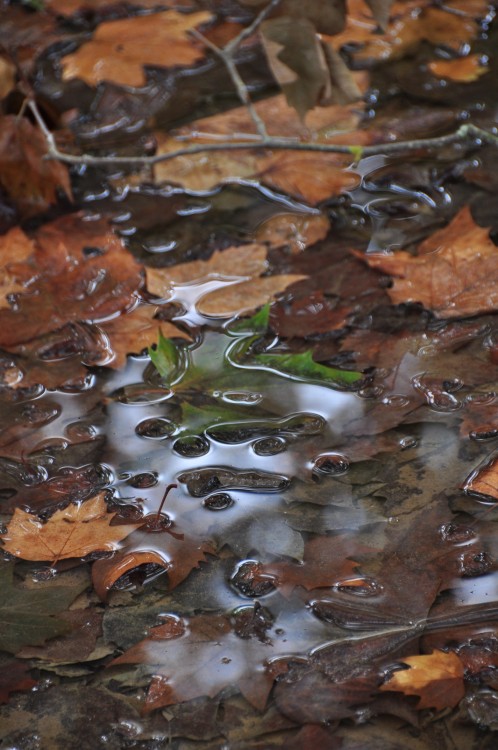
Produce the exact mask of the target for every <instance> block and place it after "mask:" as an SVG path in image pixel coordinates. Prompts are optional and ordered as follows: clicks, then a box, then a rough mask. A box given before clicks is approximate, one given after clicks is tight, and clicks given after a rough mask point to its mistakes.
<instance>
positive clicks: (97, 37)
mask: <svg viewBox="0 0 498 750" xmlns="http://www.w3.org/2000/svg"><path fill="white" fill-rule="evenodd" d="M211 18H212V16H211V13H207V12H204V11H202V12H199V13H177V12H176V11H174V10H166V11H164V12H162V13H151V14H149V15H143V16H132V17H131V18H123V19H118V20H116V21H108V22H106V23H101V24H100V25H99V26H98V28H97V30H96V31H95V34H94V36H93V39H91V40H90V41H89V42H85V43H83V44H82V45H81V47H80V48H79V49H78V50H76V52H73V53H72V54H70V55H66V56H65V57H63V58H62V68H63V73H62V77H63V79H64V80H65V81H68V80H71V79H72V78H80V79H81V80H83V81H85V82H86V83H88V85H89V86H96V85H97V84H98V83H100V82H101V81H112V82H113V83H118V84H120V85H122V86H145V84H146V76H145V72H144V66H146V65H151V66H155V67H161V68H172V67H176V66H178V65H191V64H192V63H195V62H197V61H198V60H201V59H202V58H203V57H204V50H203V49H202V47H201V46H200V45H199V43H198V42H196V41H195V40H194V39H193V38H192V37H191V36H189V33H188V32H189V31H190V30H191V29H195V28H196V27H197V26H199V25H201V24H203V23H206V22H207V21H210V20H211Z"/></svg>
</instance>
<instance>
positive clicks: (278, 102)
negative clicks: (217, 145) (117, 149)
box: [154, 79, 374, 205]
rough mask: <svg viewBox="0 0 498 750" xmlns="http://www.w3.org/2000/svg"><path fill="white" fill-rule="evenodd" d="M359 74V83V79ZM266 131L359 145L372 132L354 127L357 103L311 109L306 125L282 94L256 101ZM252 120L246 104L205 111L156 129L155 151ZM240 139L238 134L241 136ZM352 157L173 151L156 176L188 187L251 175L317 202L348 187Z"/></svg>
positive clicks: (242, 129)
mask: <svg viewBox="0 0 498 750" xmlns="http://www.w3.org/2000/svg"><path fill="white" fill-rule="evenodd" d="M358 80H359V85H360V88H362V86H363V85H364V80H363V83H362V79H358ZM255 107H256V110H257V112H258V114H259V115H260V117H262V118H263V120H264V121H265V123H266V124H267V130H268V132H269V133H270V134H272V135H276V136H278V137H282V136H288V137H297V138H303V139H310V138H311V139H312V140H322V141H325V140H326V141H327V142H329V143H333V142H340V143H344V142H346V143H348V144H355V143H357V144H358V145H365V144H367V143H370V142H371V140H372V138H373V137H374V136H373V135H372V134H370V133H369V132H367V131H357V130H355V128H356V127H357V125H358V123H359V120H360V113H359V109H358V108H357V107H355V106H354V105H334V106H329V107H319V108H316V109H314V110H311V111H310V112H309V113H308V115H307V117H306V127H305V126H304V125H303V124H302V123H301V122H300V120H299V119H298V117H297V115H296V113H295V112H294V110H293V109H292V108H290V107H289V106H288V105H287V104H286V103H285V98H284V97H283V96H277V97H273V98H270V99H265V100H264V102H257V103H256V104H255ZM253 129H254V125H253V123H252V120H251V118H250V117H249V115H248V113H247V109H246V108H245V107H237V108H236V109H232V110H230V111H229V112H226V113H223V114H219V115H215V116H213V117H207V118H204V119H202V120H197V121H195V122H193V123H191V124H190V125H189V126H188V127H183V128H180V129H179V130H178V131H177V134H176V135H175V137H172V136H164V135H163V134H160V133H158V134H157V141H158V153H169V152H171V151H175V150H177V149H178V148H183V147H184V146H186V145H195V144H199V143H206V142H210V143H212V138H208V137H203V135H202V134H204V133H206V134H212V135H217V136H219V135H230V138H231V140H233V135H232V134H233V133H252V132H253ZM192 133H196V134H197V133H198V134H199V135H197V136H196V137H194V136H192ZM241 140H243V138H242V137H241ZM352 162H353V157H352V156H351V157H350V156H344V155H343V154H320V153H303V152H299V153H296V152H294V151H274V152H271V151H264V150H261V151H259V150H258V151H255V150H251V151H234V152H226V153H221V154H210V155H209V158H208V159H206V157H205V155H204V154H199V155H197V156H185V157H178V158H177V159H174V160H173V161H170V162H164V163H162V164H157V165H156V166H155V169H154V174H155V179H156V181H157V182H169V183H176V184H179V185H182V186H183V187H186V188H188V189H190V190H209V189H210V188H213V187H215V186H217V185H219V184H221V183H223V182H227V181H230V180H237V181H239V180H241V179H242V180H244V179H250V180H256V181H258V182H261V183H263V184H264V185H268V186H269V187H271V188H273V189H276V190H278V191H281V192H284V193H287V194H290V195H292V196H295V197H298V198H300V199H302V200H305V201H307V202H308V203H310V204H312V205H316V204H317V203H320V202H321V201H323V200H326V199H327V198H329V197H330V196H331V195H337V194H339V193H342V192H343V191H345V190H349V189H352V188H353V187H354V186H356V185H357V184H358V176H357V175H355V174H353V173H352V172H348V171H347V169H346V168H347V167H349V166H350V165H351V163H352Z"/></svg>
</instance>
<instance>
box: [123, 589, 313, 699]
mask: <svg viewBox="0 0 498 750" xmlns="http://www.w3.org/2000/svg"><path fill="white" fill-rule="evenodd" d="M163 619H165V620H166V622H165V623H164V624H163V625H158V626H157V627H153V628H151V630H150V631H149V636H148V638H146V639H145V640H143V641H141V642H139V643H137V644H136V645H134V646H132V647H131V648H130V649H129V650H128V651H126V652H125V653H124V654H123V655H122V656H119V657H118V658H117V659H115V660H114V661H113V662H111V664H110V665H109V666H112V667H114V666H119V665H122V664H140V665H150V666H151V667H152V670H150V671H152V673H153V675H154V676H153V678H152V682H151V684H150V687H149V690H148V693H147V697H146V701H145V711H146V712H149V711H152V710H154V709H157V708H161V707H163V706H169V705H171V704H173V703H177V702H179V701H187V700H191V699H192V698H196V697H197V696H201V695H209V696H211V697H213V696H215V695H217V694H218V693H219V692H220V691H221V690H223V689H224V688H225V687H228V686H231V687H233V686H234V685H237V687H238V688H239V689H240V691H241V693H242V695H243V696H244V697H245V698H246V700H247V701H249V703H251V705H253V706H254V707H255V708H257V709H259V710H262V709H263V708H264V707H265V705H266V702H267V698H268V694H269V692H270V690H271V687H272V684H273V681H274V679H275V678H276V677H277V676H278V674H279V673H281V672H282V671H285V669H286V665H285V658H284V659H283V660H282V661H280V660H279V658H278V657H280V656H283V657H288V656H289V654H298V653H300V652H302V651H303V649H304V650H307V649H309V647H310V643H311V644H313V643H318V642H320V641H323V639H324V638H325V637H326V632H327V627H326V626H324V625H323V624H322V623H320V622H319V621H318V620H317V619H316V618H314V617H313V616H312V615H310V614H309V613H307V612H305V613H302V614H301V613H299V614H298V615H296V614H294V613H292V612H291V613H290V614H289V613H285V612H284V613H281V614H280V615H279V616H277V617H274V616H273V615H272V614H271V613H270V612H269V611H268V610H267V609H265V608H264V607H262V606H261V604H260V603H259V602H256V604H255V605H247V606H242V607H238V608H237V609H236V610H235V611H234V612H233V613H232V614H231V615H227V614H201V615H196V616H193V617H190V618H188V619H187V618H182V619H180V618H178V617H176V616H173V615H169V616H165V617H164V618H163Z"/></svg>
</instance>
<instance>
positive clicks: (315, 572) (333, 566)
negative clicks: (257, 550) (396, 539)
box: [261, 535, 366, 596]
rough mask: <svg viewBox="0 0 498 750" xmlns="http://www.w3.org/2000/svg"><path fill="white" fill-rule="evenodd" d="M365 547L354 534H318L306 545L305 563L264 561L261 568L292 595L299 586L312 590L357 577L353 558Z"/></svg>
mask: <svg viewBox="0 0 498 750" xmlns="http://www.w3.org/2000/svg"><path fill="white" fill-rule="evenodd" d="M365 550H366V548H361V545H359V544H358V543H357V541H355V538H354V537H351V536H347V535H341V536H339V535H331V536H315V537H314V538H313V539H311V540H310V541H309V542H307V543H306V545H305V548H304V556H303V561H302V563H300V564H296V563H294V562H271V563H261V572H262V574H264V575H266V576H271V577H272V578H273V579H274V581H275V585H276V586H278V587H279V589H280V590H281V591H282V592H283V593H284V594H285V595H286V596H288V595H289V594H290V593H291V592H292V590H293V589H294V587H295V586H303V587H304V588H305V589H307V590H308V591H311V590H312V589H318V588H324V587H329V586H334V585H335V584H337V583H338V582H339V581H341V580H342V579H344V578H348V577H353V576H354V574H355V573H356V571H357V568H358V563H357V562H355V561H354V559H351V558H354V555H355V554H361V553H364V552H365Z"/></svg>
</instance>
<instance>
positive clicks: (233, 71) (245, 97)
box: [190, 0, 280, 140]
mask: <svg viewBox="0 0 498 750" xmlns="http://www.w3.org/2000/svg"><path fill="white" fill-rule="evenodd" d="M279 3H280V0H271V2H270V3H269V4H268V5H267V6H266V7H265V8H263V10H262V11H261V12H260V13H258V15H257V16H256V17H255V18H254V20H253V21H252V23H251V24H250V25H249V26H247V27H246V28H245V29H242V31H241V32H240V33H239V34H237V36H236V37H235V38H234V39H232V40H231V41H230V42H228V44H226V45H225V46H224V47H217V46H216V44H213V42H211V41H210V40H209V39H207V38H206V37H205V36H204V34H201V33H200V31H197V30H196V29H192V30H191V32H190V33H191V34H192V36H194V37H195V38H196V39H199V40H200V41H201V42H202V43H203V44H204V45H205V46H206V47H207V48H208V49H210V50H211V52H214V53H215V54H216V55H218V57H220V58H221V60H223V63H224V65H225V67H226V69H227V71H228V74H229V76H230V78H231V79H232V82H233V85H234V86H235V89H236V91H237V94H238V96H239V99H240V101H241V102H242V104H243V105H244V106H245V107H246V108H247V111H248V113H249V116H250V118H251V120H252V121H253V123H254V126H255V128H256V131H257V133H258V135H259V136H260V138H261V139H262V140H266V139H267V138H268V133H267V130H266V126H265V123H264V122H263V120H262V119H261V117H260V116H259V114H258V113H257V111H256V109H255V107H254V105H253V103H252V102H251V97H250V96H249V91H248V89H247V86H246V85H245V83H244V81H243V80H242V77H241V75H240V73H239V71H238V70H237V66H236V65H235V62H234V59H233V56H234V54H235V52H236V51H237V49H238V48H239V46H240V45H241V44H242V42H243V41H244V39H247V38H248V37H250V36H251V35H252V34H254V32H255V31H256V30H257V29H258V27H259V26H260V24H261V23H262V22H263V21H264V20H265V18H266V17H267V16H268V14H269V13H270V12H271V11H272V10H273V9H274V8H276V7H277V5H278V4H279Z"/></svg>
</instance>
